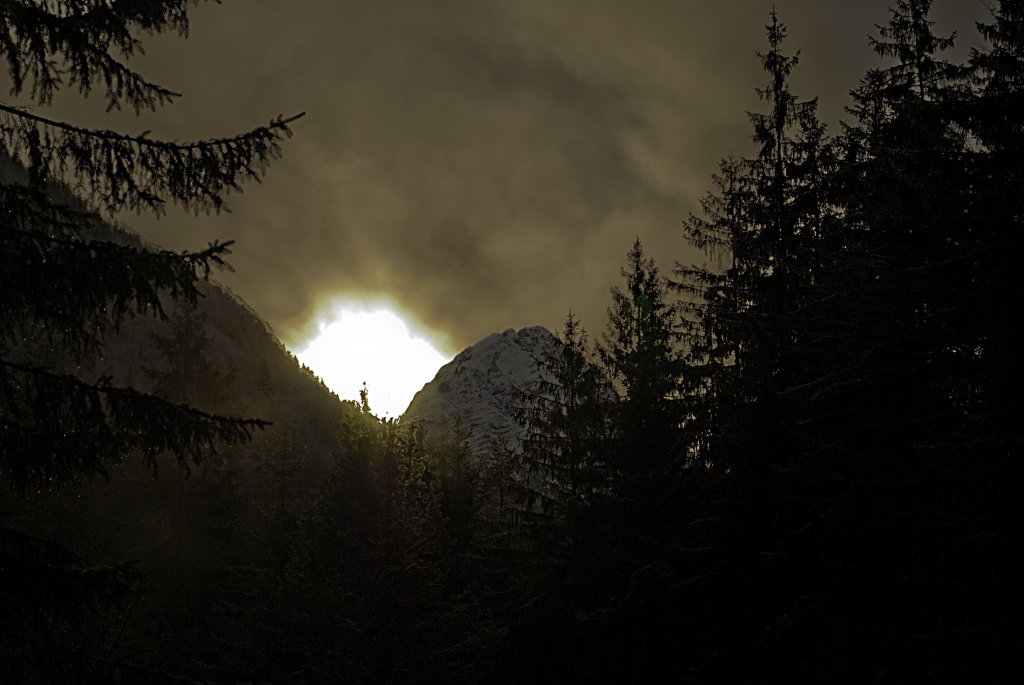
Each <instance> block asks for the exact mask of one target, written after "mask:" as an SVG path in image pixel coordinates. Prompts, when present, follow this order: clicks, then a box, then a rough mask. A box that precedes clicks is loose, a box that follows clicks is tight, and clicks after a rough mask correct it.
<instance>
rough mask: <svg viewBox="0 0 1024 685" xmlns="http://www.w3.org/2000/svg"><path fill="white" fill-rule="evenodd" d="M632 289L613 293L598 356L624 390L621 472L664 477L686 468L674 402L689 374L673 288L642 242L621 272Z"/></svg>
mask: <svg viewBox="0 0 1024 685" xmlns="http://www.w3.org/2000/svg"><path fill="white" fill-rule="evenodd" d="M621 275H622V278H623V280H625V282H626V283H625V285H626V289H625V291H623V290H620V289H619V288H618V287H617V286H616V287H614V288H612V290H611V295H612V306H611V307H609V308H608V327H607V330H606V332H605V334H604V335H603V342H602V343H601V344H599V345H598V347H597V351H598V355H599V357H600V359H601V363H602V365H603V366H604V369H605V371H606V373H607V374H608V376H609V377H610V378H611V379H612V380H613V381H614V382H615V383H616V384H617V385H618V386H619V388H620V389H621V395H622V396H621V398H620V400H619V402H618V403H617V406H616V407H615V409H614V418H613V421H614V424H615V429H616V438H615V439H616V442H617V444H618V448H617V449H616V456H615V457H614V461H615V465H614V468H615V470H616V471H619V472H621V473H622V474H623V475H624V476H627V477H628V478H633V479H635V478H640V479H641V480H644V479H649V478H651V477H654V478H658V477H660V476H664V475H666V474H667V473H669V472H670V471H671V470H672V469H673V468H676V467H678V466H681V464H682V461H683V459H684V455H683V454H682V453H681V451H680V445H679V442H678V426H679V422H680V416H679V414H678V412H679V408H678V404H677V403H676V402H675V399H676V391H677V384H678V381H679V376H680V373H681V370H682V365H681V361H680V359H679V354H678V350H677V348H676V343H677V342H678V338H679V331H678V330H677V327H676V323H677V322H676V311H675V308H674V306H673V305H672V304H671V303H669V302H667V301H666V288H667V282H666V280H665V279H664V278H663V277H662V276H661V274H660V272H659V271H658V267H657V265H656V264H655V262H654V259H650V258H647V257H645V256H644V250H643V246H642V245H641V244H640V239H639V238H637V239H636V240H635V241H634V243H633V247H632V248H631V249H630V250H629V252H628V253H627V255H626V267H625V268H623V269H622V270H621Z"/></svg>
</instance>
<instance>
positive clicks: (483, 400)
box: [404, 326, 557, 457]
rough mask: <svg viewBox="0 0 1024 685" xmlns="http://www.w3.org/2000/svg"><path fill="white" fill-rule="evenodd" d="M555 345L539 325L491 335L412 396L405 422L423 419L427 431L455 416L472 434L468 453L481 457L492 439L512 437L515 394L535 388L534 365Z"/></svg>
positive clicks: (468, 349) (553, 339)
mask: <svg viewBox="0 0 1024 685" xmlns="http://www.w3.org/2000/svg"><path fill="white" fill-rule="evenodd" d="M556 343H557V338H555V336H554V335H553V334H552V333H551V331H549V330H548V329H546V328H544V327H543V326H529V327H527V328H521V329H519V330H518V331H516V330H515V329H513V328H509V329H507V330H505V331H503V332H502V333H493V334H491V335H489V336H487V337H486V338H484V339H483V340H481V341H480V342H478V343H476V344H475V345H472V346H470V347H467V348H466V349H465V350H463V351H462V352H460V353H459V354H458V356H456V357H455V359H453V360H452V361H451V362H449V363H448V364H445V365H444V366H442V367H441V369H440V371H438V372H437V375H436V376H434V380H432V381H430V382H429V383H427V384H426V385H425V386H423V389H422V390H420V391H419V392H418V393H416V396H415V397H414V398H413V400H412V402H411V403H410V404H409V408H408V409H406V411H405V414H404V418H406V419H412V418H420V419H425V420H426V422H427V429H428V430H429V429H430V426H431V424H436V423H437V422H438V421H440V420H441V419H443V418H454V417H455V416H456V415H460V416H462V420H463V423H464V424H465V425H466V426H467V427H468V428H469V429H470V430H471V431H472V432H473V437H472V439H471V440H470V445H471V446H472V448H473V454H474V455H476V456H478V457H479V456H482V455H484V454H486V453H487V451H488V448H489V444H490V441H491V439H492V438H494V437H497V436H498V435H501V434H515V433H516V432H517V427H516V425H515V422H514V421H513V420H512V416H511V407H512V404H513V403H514V401H515V398H516V389H517V388H518V389H520V390H527V391H532V390H535V389H536V386H537V381H538V378H539V375H538V370H537V362H536V360H537V359H539V358H542V357H543V356H544V355H545V354H546V353H548V352H551V351H553V350H554V347H555V345H556Z"/></svg>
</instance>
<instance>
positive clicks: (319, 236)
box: [48, 0, 988, 353]
mask: <svg viewBox="0 0 1024 685" xmlns="http://www.w3.org/2000/svg"><path fill="white" fill-rule="evenodd" d="M774 4H775V7H776V8H777V9H778V11H779V13H780V15H781V19H782V21H783V22H784V23H786V24H787V25H788V26H789V34H790V40H789V42H788V44H787V46H786V47H787V48H788V49H789V50H790V51H793V50H796V49H800V50H801V51H802V57H801V65H800V66H799V67H798V70H797V72H796V73H795V75H794V79H793V80H794V84H795V87H794V90H795V91H796V92H797V94H799V95H801V96H804V97H812V96H820V99H821V112H822V115H823V118H824V119H825V120H826V121H829V122H832V127H831V128H832V129H833V130H835V126H836V124H837V123H838V121H839V119H840V118H842V116H843V111H842V108H843V106H844V105H845V104H847V101H848V98H847V94H848V92H849V90H850V89H852V88H853V87H855V86H856V84H857V81H858V80H859V78H860V77H861V76H862V75H863V73H864V71H865V70H866V69H867V68H869V67H871V66H873V65H876V64H878V62H877V60H876V58H875V56H874V54H873V53H872V52H871V51H870V49H869V47H868V38H867V37H868V34H869V33H871V34H874V33H875V29H874V27H873V25H874V24H878V23H883V22H884V21H885V20H886V18H887V16H888V15H887V12H886V5H887V2H886V0H848V1H846V0H776V2H775V3H774ZM771 7H772V3H771V2H769V1H766V0H503V1H496V0H429V1H428V0H361V1H358V2H356V1H351V0H287V1H286V0H224V2H223V4H221V5H216V4H213V3H207V4H204V5H203V6H201V7H199V8H197V9H196V10H194V11H193V13H192V29H191V35H190V37H189V38H188V40H181V39H179V38H177V37H176V36H173V35H168V36H159V37H156V38H150V39H148V40H147V42H146V48H147V53H148V54H147V56H146V57H144V58H140V59H138V60H136V61H134V62H133V65H134V66H136V68H138V69H139V70H140V71H142V73H143V74H145V75H146V76H147V77H149V78H150V79H151V80H154V81H156V82H158V83H161V84H162V85H165V86H167V87H170V88H172V89H174V90H176V91H178V92H181V93H183V94H184V97H182V98H181V99H180V100H178V101H177V102H176V103H175V104H174V105H172V106H170V107H167V108H165V109H164V110H162V111H161V112H160V113H158V114H155V115H154V114H145V115H143V116H142V117H141V118H140V119H136V118H135V117H134V115H131V114H123V115H116V114H115V115H104V114H103V112H102V103H101V102H100V100H101V99H100V98H95V101H92V102H89V103H87V104H85V105H83V104H82V103H81V101H80V100H79V99H78V97H77V95H76V94H74V93H72V92H68V93H67V94H64V95H62V96H61V97H60V98H59V99H58V102H57V105H56V107H55V108H54V109H55V111H53V112H50V113H48V114H49V115H50V116H55V115H57V116H60V117H62V118H69V119H73V120H74V121H75V122H76V123H80V124H85V125H91V126H103V127H108V128H115V129H118V130H121V131H123V132H126V133H138V132H141V131H143V130H145V129H152V130H153V135H154V136H164V137H167V138H177V139H194V138H206V137H217V136H223V135H231V134H234V133H237V132H240V131H242V130H247V129H249V128H252V127H254V126H257V125H260V124H263V123H265V122H266V121H267V120H269V119H270V118H271V117H273V116H276V115H278V114H285V115H289V114H293V113H296V112H300V111H305V112H307V116H306V117H305V118H304V119H303V120H301V121H299V122H297V123H296V124H295V126H294V130H295V137H294V138H292V139H291V140H289V141H287V142H286V143H285V145H284V158H283V159H282V160H280V161H279V162H277V163H276V164H275V165H273V166H272V167H271V169H270V172H269V174H268V176H267V178H266V179H265V181H264V183H263V185H261V186H260V185H255V184H250V185H249V186H247V187H246V192H245V194H243V195H239V196H235V197H233V198H232V199H231V200H229V203H230V206H231V208H232V210H233V212H232V213H231V214H228V215H221V216H213V217H199V218H195V217H192V216H190V215H185V214H183V213H181V212H180V211H174V210H172V211H171V212H170V214H169V215H168V216H166V217H164V218H162V219H160V220H159V221H153V220H150V219H147V218H146V217H142V218H139V217H135V216H134V215H130V216H126V217H124V220H125V222H126V223H129V224H130V225H132V226H133V227H135V228H136V230H138V231H139V232H141V233H142V234H143V236H145V237H146V238H147V239H149V240H150V241H152V242H155V243H157V244H159V245H161V246H163V247H167V248H172V249H176V250H180V249H184V248H198V247H204V246H205V245H206V243H207V242H209V241H211V240H213V239H214V238H219V239H221V240H225V239H235V240H237V241H238V242H237V247H236V249H235V254H234V256H233V258H232V260H231V261H232V264H233V265H234V267H235V269H236V273H234V274H224V275H223V276H220V278H221V280H222V281H223V282H224V283H226V284H227V285H228V286H230V287H231V288H232V290H234V292H235V293H237V294H238V295H240V296H241V297H243V298H244V299H245V300H246V301H247V302H248V303H249V304H250V305H251V306H252V307H253V308H255V309H256V311H257V312H259V313H260V314H261V315H262V316H263V317H264V318H265V319H266V320H267V321H269V322H270V324H271V325H272V326H273V327H274V328H275V329H276V330H277V331H278V334H279V335H280V337H281V338H282V340H284V341H285V342H286V343H289V344H291V345H297V344H299V343H300V342H301V341H302V340H303V338H304V336H305V335H306V334H307V333H308V326H309V324H310V323H311V322H313V321H314V319H315V317H316V314H317V313H318V311H321V310H322V309H323V308H324V307H326V306H327V305H328V303H329V302H330V301H332V300H333V299H335V298H346V297H363V298H370V299H390V300H391V301H392V302H393V303H394V304H395V305H396V306H397V307H398V308H400V309H402V310H404V311H405V312H406V313H407V314H409V315H410V316H412V317H414V319H416V321H417V322H418V323H419V324H420V325H422V326H424V327H426V328H427V329H429V330H431V331H433V332H434V335H433V339H434V341H435V342H436V343H437V344H438V345H439V346H441V347H443V348H444V349H445V351H446V352H448V353H454V352H457V351H458V350H460V349H462V348H463V347H465V346H466V345H469V344H472V343H474V342H476V341H477V340H479V339H480V338H482V337H484V336H486V335H488V334H490V333H492V332H495V331H501V330H503V329H506V328H508V327H515V328H519V327H522V326H526V325H532V324H543V325H545V326H548V327H549V328H553V329H554V328H556V327H558V326H559V325H560V323H561V321H562V319H563V318H564V316H565V313H566V312H567V311H568V310H569V309H572V310H573V311H574V312H576V313H578V314H579V315H580V316H581V317H582V319H583V323H584V325H585V326H586V327H587V328H588V329H589V330H590V332H591V334H592V336H595V337H596V336H597V335H598V334H599V333H600V332H601V331H602V330H603V328H604V323H605V309H606V307H607V306H608V302H609V298H608V289H609V288H610V287H611V286H612V285H615V284H616V283H618V281H619V276H618V271H619V267H620V265H621V264H622V262H623V258H624V255H625V252H626V250H627V249H628V248H629V246H630V243H631V242H632V240H633V239H634V237H636V236H639V237H640V238H641V239H642V240H643V242H644V245H645V247H646V248H647V251H648V253H649V254H651V255H652V256H654V257H655V258H656V259H657V260H658V263H659V265H660V266H661V267H662V268H663V270H665V271H667V270H670V269H671V266H672V264H673V263H674V262H675V261H682V262H688V261H692V260H698V261H699V260H700V256H699V255H696V254H695V253H693V251H691V250H690V249H689V248H688V247H687V245H686V244H685V242H684V241H683V238H682V232H681V226H680V224H681V221H682V220H683V219H684V218H685V217H686V216H687V215H688V213H689V212H691V211H698V204H697V202H698V200H699V198H700V196H701V195H703V194H704V193H705V192H706V191H707V190H708V188H709V182H708V177H709V174H710V173H711V172H713V171H714V170H715V167H716V164H717V161H718V159H719V158H721V157H722V156H723V155H725V154H728V153H729V152H730V151H734V152H736V153H737V154H746V153H749V152H750V150H751V148H750V142H749V135H750V130H749V126H748V123H747V119H746V114H745V112H746V111H747V110H752V109H757V108H758V107H759V103H758V100H757V97H756V95H755V93H754V88H755V87H757V86H760V85H763V83H764V82H765V80H766V79H765V76H764V74H763V72H762V71H761V70H760V65H759V62H758V60H757V57H756V56H755V52H756V51H758V50H762V49H764V46H765V41H764V24H765V23H766V22H767V21H768V14H769V12H770V10H771ZM987 16H988V13H987V11H986V10H985V7H984V5H983V4H982V2H981V0H936V2H935V11H934V15H933V18H934V19H935V20H936V21H937V23H938V26H937V28H938V30H939V31H940V32H943V33H947V32H949V31H951V30H953V29H957V30H958V31H959V44H958V48H957V50H956V51H955V53H954V55H955V56H962V55H963V54H965V53H966V50H967V49H968V48H970V47H971V46H973V45H977V44H978V41H979V38H978V35H977V33H976V31H975V30H974V26H973V22H974V20H976V19H984V18H985V17H987Z"/></svg>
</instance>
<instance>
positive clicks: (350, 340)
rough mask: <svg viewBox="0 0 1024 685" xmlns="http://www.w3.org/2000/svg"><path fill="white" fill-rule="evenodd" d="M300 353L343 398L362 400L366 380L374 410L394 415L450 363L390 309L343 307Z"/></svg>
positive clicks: (317, 373) (303, 359) (305, 361)
mask: <svg viewBox="0 0 1024 685" xmlns="http://www.w3.org/2000/svg"><path fill="white" fill-rule="evenodd" d="M296 356H297V357H298V358H299V361H301V362H302V363H303V364H305V365H306V366H308V367H309V368H311V369H312V370H313V372H314V373H315V374H316V375H318V376H320V378H322V379H323V381H324V383H326V384H327V387H329V388H330V389H331V390H333V391H334V392H336V393H337V394H338V396H339V397H341V398H342V399H344V400H358V399H359V391H360V390H361V389H362V387H363V383H364V382H365V383H366V385H367V387H368V388H369V389H370V407H371V408H372V409H373V413H374V414H377V415H378V416H385V415H387V416H391V417H397V416H400V415H401V414H402V412H404V411H405V409H406V407H408V406H409V403H410V402H411V401H412V398H413V395H415V394H416V393H417V392H418V391H419V390H420V388H422V387H423V385H424V384H425V383H427V382H428V381H430V380H432V379H433V378H434V375H435V374H436V373H437V370H438V369H440V368H441V367H442V366H443V365H444V364H446V363H447V362H448V361H450V360H449V359H447V358H445V357H444V355H442V354H441V353H440V352H438V351H437V350H435V349H434V348H433V347H431V346H430V344H429V343H428V342H427V341H425V340H421V339H419V338H414V337H412V335H410V334H409V329H408V328H407V327H406V325H405V322H404V321H402V320H401V319H400V318H398V317H397V316H396V315H394V314H392V313H391V312H387V311H376V312H372V313H368V312H357V311H344V310H342V311H340V312H338V314H337V315H336V316H335V320H334V322H333V323H330V324H321V326H320V333H319V335H318V336H317V337H316V338H315V339H314V340H313V341H312V342H310V343H309V344H308V345H307V346H306V348H305V349H304V350H302V351H301V352H299V353H297V354H296Z"/></svg>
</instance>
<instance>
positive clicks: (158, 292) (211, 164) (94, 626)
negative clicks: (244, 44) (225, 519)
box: [0, 0, 295, 683]
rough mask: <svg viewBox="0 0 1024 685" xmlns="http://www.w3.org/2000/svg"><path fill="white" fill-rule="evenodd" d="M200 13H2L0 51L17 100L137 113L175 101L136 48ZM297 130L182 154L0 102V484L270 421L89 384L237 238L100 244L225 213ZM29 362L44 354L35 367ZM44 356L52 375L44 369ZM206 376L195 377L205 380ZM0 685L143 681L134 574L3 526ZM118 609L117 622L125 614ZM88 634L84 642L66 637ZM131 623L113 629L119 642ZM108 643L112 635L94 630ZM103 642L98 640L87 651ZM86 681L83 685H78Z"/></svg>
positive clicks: (19, 4) (190, 446) (199, 442)
mask: <svg viewBox="0 0 1024 685" xmlns="http://www.w3.org/2000/svg"><path fill="white" fill-rule="evenodd" d="M193 4H197V3H196V2H195V1H194V0H139V1H134V2H99V1H97V0H62V1H61V2H37V1H35V0H5V1H4V2H2V3H0V27H2V30H0V54H2V55H3V58H4V61H5V62H6V66H7V75H8V77H9V78H10V80H11V83H12V94H13V95H15V96H17V95H24V96H26V97H27V98H28V100H29V101H30V102H32V103H34V104H35V105H37V106H38V107H40V108H44V107H46V106H48V105H50V104H51V103H52V101H53V98H54V95H55V94H56V92H57V91H58V90H59V89H61V88H63V87H69V86H70V87H76V88H77V89H78V91H79V93H80V94H82V95H83V96H88V95H90V94H91V93H92V92H93V90H94V89H95V88H97V87H99V88H101V89H102V90H103V97H104V98H105V100H106V102H107V109H108V111H109V110H112V109H120V108H122V107H123V106H128V107H130V108H132V109H134V110H135V112H136V113H137V114H139V113H141V112H142V111H143V110H156V109H157V108H158V107H161V106H164V105H167V104H169V103H171V102H173V100H174V99H175V98H177V97H178V95H177V94H176V93H174V92H172V91H170V90H168V89H167V88H164V87H162V86H160V85H158V84H154V83H151V82H149V81H147V80H146V79H145V78H144V77H143V76H142V75H141V74H139V73H138V72H136V71H135V70H133V69H132V68H131V67H130V66H129V60H130V58H131V57H133V56H134V55H136V54H140V53H141V52H142V47H143V41H142V39H141V38H140V36H143V35H146V34H155V33H160V32H164V31H176V32H177V33H179V34H180V35H182V36H185V35H186V34H187V31H188V10H189V8H190V7H191V6H192V5H193ZM294 119H295V117H293V118H290V119H284V118H281V117H278V118H276V119H274V120H272V121H271V122H270V123H269V124H268V125H267V126H262V127H259V128H257V129H254V130H252V131H250V132H248V133H243V134H241V135H238V136H235V137H232V138H224V139H215V140H205V141H198V142H192V143H179V142H172V141H160V140H156V139H153V138H150V137H149V135H148V132H147V133H143V134H140V135H127V134H122V133H117V132H114V131H111V130H102V129H95V130H94V129H88V128H84V127H82V126H78V125H75V124H73V123H70V122H64V121H59V120H56V119H52V118H48V117H45V116H42V115H41V114H40V113H38V112H37V110H34V109H30V108H28V107H23V106H15V105H11V104H7V103H2V102H0V167H2V168H0V479H2V481H3V482H2V486H3V487H13V488H14V489H16V490H21V491H26V490H30V489H54V488H58V487H60V486H61V485H62V484H67V483H69V482H73V481H75V480H77V479H79V478H81V477H88V476H94V475H103V476H106V475H107V466H109V465H111V464H117V463H119V462H121V461H122V460H124V459H126V458H127V457H129V456H130V455H136V454H137V455H140V456H141V457H142V459H144V460H145V462H146V464H148V465H149V466H151V467H155V465H156V460H157V457H158V456H160V455H161V454H164V453H171V454H172V455H174V458H175V459H176V460H177V462H178V463H179V464H180V465H183V466H184V465H185V464H187V463H193V464H198V463H200V462H201V461H202V460H203V459H204V458H205V457H207V456H209V455H210V454H211V453H212V452H214V451H215V450H216V447H217V445H218V443H227V444H237V443H240V442H243V441H246V440H248V439H249V438H250V437H251V434H252V431H253V430H254V429H257V428H262V427H263V426H264V425H265V424H264V422H262V421H259V420H255V419H238V418H229V417H225V416H218V415H216V414H212V413H208V412H205V411H201V410H199V409H196V408H193V407H190V406H188V405H186V404H183V403H182V402H181V399H179V400H178V401H172V400H171V399H169V398H166V397H162V396H158V395H155V394H147V393H144V392H140V391H139V390H136V389H134V388H131V387H117V386H115V385H114V384H113V383H112V381H111V379H110V378H109V377H107V376H105V375H96V374H92V375H90V373H89V372H88V371H86V370H87V369H89V368H93V367H94V366H95V364H94V362H95V361H96V360H98V359H99V358H100V357H101V356H102V352H103V340H104V336H105V335H106V334H108V333H110V332H116V331H117V330H118V329H119V327H120V326H121V325H122V324H123V323H124V321H125V319H126V318H127V317H132V316H140V315H153V316H156V317H158V318H160V319H166V318H167V313H166V311H165V305H166V303H168V302H174V303H175V305H176V307H177V308H183V309H184V308H192V307H194V306H195V305H196V302H197V299H198V298H199V297H200V296H201V295H200V289H199V287H200V281H202V280H204V279H208V278H209V276H210V273H211V270H212V269H214V268H221V267H223V266H225V261H224V260H225V258H226V256H227V255H228V254H230V250H229V247H230V245H231V242H230V241H228V242H224V243H222V242H219V241H213V242H211V243H210V244H209V245H208V247H206V248H205V249H201V250H198V251H194V252H189V251H186V252H183V253H175V252H170V251H157V250H151V249H146V248H144V247H141V246H137V245H132V244H130V243H126V242H125V241H119V240H116V239H113V238H111V237H110V234H111V231H110V230H109V229H108V228H106V227H105V226H104V224H105V222H107V221H109V220H112V219H114V218H115V217H116V216H117V215H118V214H119V213H120V212H122V211H126V210H128V211H135V212H143V211H145V212H151V213H154V214H156V215H161V214H164V213H166V211H167V207H168V205H170V204H177V205H179V206H181V207H182V208H183V209H185V210H186V211H191V212H196V213H198V212H207V213H208V212H211V211H214V212H220V211H221V210H225V209H227V205H226V198H227V195H228V194H229V193H231V192H232V191H235V192H237V191H240V190H241V186H242V184H243V183H244V182H246V181H259V179H260V178H261V177H262V175H263V174H264V172H265V171H266V168H267V165H268V164H269V163H270V162H271V161H272V160H273V159H274V158H276V157H277V156H278V155H279V143H280V142H281V140H282V139H283V138H284V137H285V136H288V135H290V130H289V128H288V125H289V123H290V122H292V121H294ZM40 351H46V352H47V353H48V354H45V355H40ZM41 357H48V360H47V361H46V362H45V363H41V362H40V361H39V360H40V358H41ZM212 380H215V379H212V378H210V379H205V381H206V382H209V381H212ZM0 576H2V578H0V580H2V582H0V584H2V585H3V586H4V588H5V589H4V592H3V593H2V594H0V615H2V616H3V619H2V620H0V642H2V643H3V644H4V648H3V653H2V654H0V656H2V658H3V661H2V663H0V679H5V680H10V681H11V682H15V681H17V682H26V683H28V682H78V681H80V679H84V678H85V677H86V675H85V674H88V676H89V677H91V678H93V680H92V681H90V682H133V681H134V680H139V681H146V682H152V681H154V680H157V679H159V678H161V677H162V676H161V675H160V674H157V673H153V672H151V671H147V670H146V669H143V668H137V667H133V666H128V665H126V664H125V663H124V662H123V661H121V660H120V658H119V656H118V652H117V651H116V647H117V640H116V639H113V640H109V641H107V642H106V644H104V643H103V642H102V641H103V640H106V639H107V638H106V637H104V636H106V635H114V636H115V637H119V636H120V631H118V630H116V629H114V630H110V629H109V628H110V625H109V623H104V622H102V621H94V622H92V623H89V622H88V621H86V622H85V623H82V622H81V621H80V620H79V619H80V618H81V617H83V616H86V617H87V616H88V615H89V614H90V613H92V614H93V615H100V614H107V615H114V616H115V617H117V618H121V617H125V618H124V620H125V621H126V620H127V618H126V616H127V615H130V612H129V611H128V607H130V605H131V601H132V597H133V594H134V588H135V586H134V585H133V583H134V582H135V580H134V579H137V577H138V576H137V572H136V570H135V567H134V565H133V564H127V565H120V566H116V567H111V568H109V569H101V568H96V567H90V566H88V564H87V563H85V562H84V561H83V560H81V559H77V558H76V557H75V556H74V555H72V554H70V553H67V552H66V551H63V550H60V549H59V548H57V547H56V546H55V545H52V544H51V543H47V542H45V541H38V540H32V539H29V538H27V537H26V536H24V535H21V534H20V533H18V532H16V531H13V530H8V529H6V528H3V527H0ZM121 612H124V613H121ZM76 621H77V622H78V625H81V626H84V632H82V633H80V635H79V637H80V638H81V639H79V638H78V637H75V635H74V634H73V633H74V631H71V630H69V627H70V626H71V625H72V623H75V622H76ZM123 627H124V623H123V622H121V630H123ZM105 631H106V632H105ZM97 640H100V642H97ZM83 681H84V680H83Z"/></svg>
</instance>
